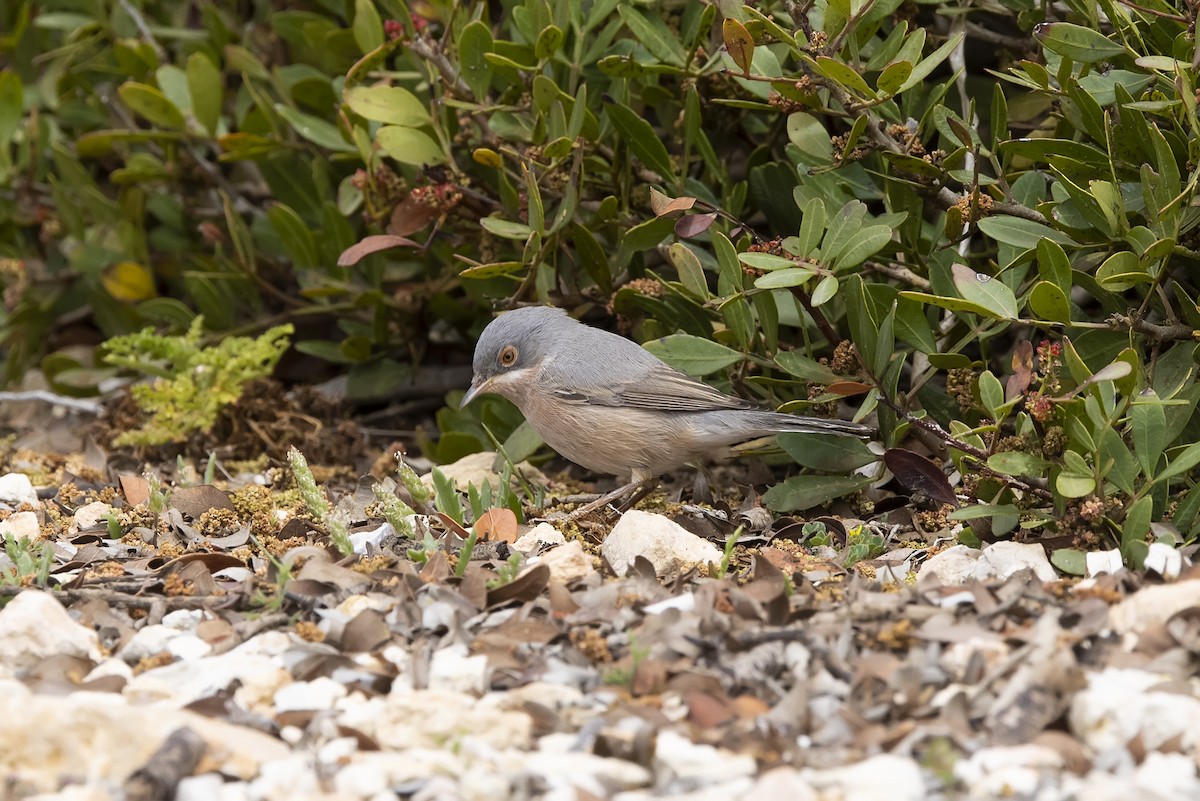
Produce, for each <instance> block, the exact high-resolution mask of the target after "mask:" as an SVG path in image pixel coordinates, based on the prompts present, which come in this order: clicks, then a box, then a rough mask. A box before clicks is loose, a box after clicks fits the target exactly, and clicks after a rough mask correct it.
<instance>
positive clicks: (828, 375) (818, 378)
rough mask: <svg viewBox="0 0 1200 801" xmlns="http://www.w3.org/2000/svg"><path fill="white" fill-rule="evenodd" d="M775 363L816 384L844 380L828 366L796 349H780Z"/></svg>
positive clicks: (825, 384) (823, 384) (827, 383)
mask: <svg viewBox="0 0 1200 801" xmlns="http://www.w3.org/2000/svg"><path fill="white" fill-rule="evenodd" d="M775 363H776V364H778V365H779V366H780V367H781V368H783V370H784V371H786V372H788V373H791V374H792V375H794V376H796V378H799V379H802V380H804V381H812V382H813V383H814V384H821V385H822V386H828V385H829V384H833V383H835V382H837V381H841V380H842V377H841V376H839V375H838V374H837V373H835V372H833V370H830V369H829V367H828V366H826V365H824V364H821V363H820V362H818V361H817V360H816V359H810V358H809V357H807V356H805V355H804V354H802V353H799V352H797V351H794V350H785V351H780V352H779V353H777V354H775Z"/></svg>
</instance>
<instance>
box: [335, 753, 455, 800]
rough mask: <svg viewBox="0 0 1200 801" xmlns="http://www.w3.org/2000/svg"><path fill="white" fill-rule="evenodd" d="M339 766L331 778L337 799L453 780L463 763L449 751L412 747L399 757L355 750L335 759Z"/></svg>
mask: <svg viewBox="0 0 1200 801" xmlns="http://www.w3.org/2000/svg"><path fill="white" fill-rule="evenodd" d="M339 761H340V762H341V763H342V764H343V765H344V767H342V768H341V769H340V770H338V772H337V773H336V774H335V775H334V777H333V786H334V789H335V790H336V791H337V792H338V793H339V797H340V798H373V797H375V796H376V794H377V793H381V792H384V791H386V790H387V789H388V788H390V787H394V786H396V785H400V784H408V783H412V782H419V781H422V780H425V779H429V778H431V777H434V776H451V777H456V776H459V775H460V774H462V772H463V770H464V766H463V761H462V760H461V759H460V758H459V757H458V756H456V755H455V754H454V753H453V752H452V751H451V750H449V749H433V748H414V749H412V750H409V751H405V752H404V755H403V758H399V759H398V758H397V755H396V754H391V753H386V752H383V751H358V752H355V753H353V754H350V755H347V756H345V757H343V758H342V759H341V760H339Z"/></svg>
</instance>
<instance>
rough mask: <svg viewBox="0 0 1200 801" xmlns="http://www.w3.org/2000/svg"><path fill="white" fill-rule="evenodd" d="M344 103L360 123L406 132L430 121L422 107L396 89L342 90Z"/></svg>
mask: <svg viewBox="0 0 1200 801" xmlns="http://www.w3.org/2000/svg"><path fill="white" fill-rule="evenodd" d="M345 99H346V105H348V106H349V107H350V110H351V111H353V112H354V113H355V114H357V115H358V116H360V117H362V118H363V119H367V120H374V121H375V122H385V123H388V124H390V125H403V126H406V127H408V128H419V127H420V126H422V125H428V124H429V123H430V121H431V120H430V116H429V109H427V108H426V107H425V104H424V103H422V102H421V101H420V100H418V99H417V96H416V95H414V94H413V93H412V92H410V91H408V90H407V89H402V88H401V87H399V86H355V87H354V88H352V89H347V90H346V94H345Z"/></svg>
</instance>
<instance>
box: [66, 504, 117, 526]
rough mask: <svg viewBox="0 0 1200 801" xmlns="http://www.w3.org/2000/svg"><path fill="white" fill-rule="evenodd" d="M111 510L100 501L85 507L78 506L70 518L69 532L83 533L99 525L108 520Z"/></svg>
mask: <svg viewBox="0 0 1200 801" xmlns="http://www.w3.org/2000/svg"><path fill="white" fill-rule="evenodd" d="M112 513H113V508H112V507H111V506H109V505H108V504H107V503H103V502H101V501H92V502H91V503H89V504H87V505H86V506H80V507H79V508H78V509H76V510H75V514H74V515H73V517H72V523H71V530H72V531H83V530H84V529H88V528H91V527H92V526H97V525H100V524H101V523H104V522H105V521H107V520H108V516H109V515H111V514H112Z"/></svg>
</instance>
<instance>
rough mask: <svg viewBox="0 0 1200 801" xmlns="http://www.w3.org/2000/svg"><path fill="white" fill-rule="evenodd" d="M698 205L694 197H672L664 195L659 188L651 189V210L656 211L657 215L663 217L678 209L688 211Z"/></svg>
mask: <svg viewBox="0 0 1200 801" xmlns="http://www.w3.org/2000/svg"><path fill="white" fill-rule="evenodd" d="M695 205H696V198H694V197H675V198H673V197H671V196H670V195H664V194H663V193H662V192H659V191H658V190H657V189H651V190H650V210H651V211H653V212H654V214H655V216H656V217H661V216H663V215H664V214H673V213H674V212H677V211H687V210H688V209H690V208H691V207H692V206H695Z"/></svg>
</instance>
